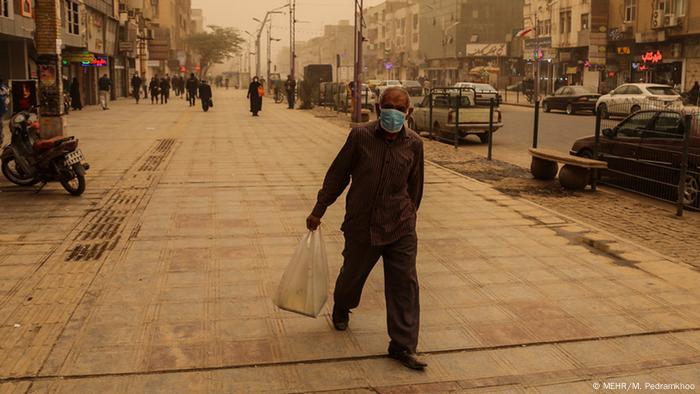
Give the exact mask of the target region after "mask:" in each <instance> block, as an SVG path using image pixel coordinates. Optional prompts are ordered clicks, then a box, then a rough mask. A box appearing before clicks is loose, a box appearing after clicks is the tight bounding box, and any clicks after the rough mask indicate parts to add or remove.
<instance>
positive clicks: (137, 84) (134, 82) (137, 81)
mask: <svg viewBox="0 0 700 394" xmlns="http://www.w3.org/2000/svg"><path fill="white" fill-rule="evenodd" d="M142 82H143V81H142V80H141V77H139V73H135V74H134V76H133V77H131V90H132V94H133V96H134V98H135V99H136V104H138V103H139V99H140V98H141V83H142Z"/></svg>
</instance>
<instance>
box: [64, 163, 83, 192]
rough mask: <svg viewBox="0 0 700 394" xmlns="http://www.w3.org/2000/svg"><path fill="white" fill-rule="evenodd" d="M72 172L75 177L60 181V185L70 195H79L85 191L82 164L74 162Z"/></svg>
mask: <svg viewBox="0 0 700 394" xmlns="http://www.w3.org/2000/svg"><path fill="white" fill-rule="evenodd" d="M73 172H74V173H75V177H74V178H72V179H70V180H67V181H61V186H63V188H64V189H66V191H67V192H68V193H70V194H71V195H73V196H79V195H81V194H83V192H85V169H84V168H83V165H82V164H75V165H73Z"/></svg>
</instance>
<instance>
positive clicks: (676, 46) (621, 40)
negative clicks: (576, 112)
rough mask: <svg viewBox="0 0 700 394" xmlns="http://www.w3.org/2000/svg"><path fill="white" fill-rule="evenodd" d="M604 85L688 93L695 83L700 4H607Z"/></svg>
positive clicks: (699, 67) (699, 65)
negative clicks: (654, 86)
mask: <svg viewBox="0 0 700 394" xmlns="http://www.w3.org/2000/svg"><path fill="white" fill-rule="evenodd" d="M609 15H610V23H609V29H608V39H609V50H608V56H607V62H608V69H607V77H608V79H607V84H606V88H608V89H612V88H614V87H615V86H617V85H619V84H620V83H623V82H627V81H633V82H639V81H645V82H658V83H666V84H670V85H674V86H676V87H678V88H680V89H683V90H687V89H689V88H690V87H691V86H692V84H693V83H694V82H695V81H698V80H700V3H698V2H696V1H690V0H610V4H609Z"/></svg>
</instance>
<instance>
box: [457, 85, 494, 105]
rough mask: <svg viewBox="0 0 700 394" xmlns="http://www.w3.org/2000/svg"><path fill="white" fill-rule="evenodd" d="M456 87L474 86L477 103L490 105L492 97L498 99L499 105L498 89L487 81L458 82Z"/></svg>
mask: <svg viewBox="0 0 700 394" xmlns="http://www.w3.org/2000/svg"><path fill="white" fill-rule="evenodd" d="M455 87H456V88H472V89H474V92H475V96H476V97H475V101H476V104H480V105H489V104H490V102H491V99H494V100H496V105H498V101H499V97H498V91H497V90H496V89H495V88H494V87H493V86H491V85H489V84H487V83H476V82H457V83H456V84H455Z"/></svg>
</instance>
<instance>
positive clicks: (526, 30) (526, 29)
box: [515, 27, 533, 37]
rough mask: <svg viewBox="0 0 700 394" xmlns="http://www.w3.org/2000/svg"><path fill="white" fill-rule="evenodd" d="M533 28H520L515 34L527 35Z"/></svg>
mask: <svg viewBox="0 0 700 394" xmlns="http://www.w3.org/2000/svg"><path fill="white" fill-rule="evenodd" d="M532 30H533V29H532V28H531V27H528V28H525V29H522V30H520V31H519V32H518V33H517V34H516V35H515V36H516V37H524V36H526V35H528V34H529V33H530V32H531V31H532Z"/></svg>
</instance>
